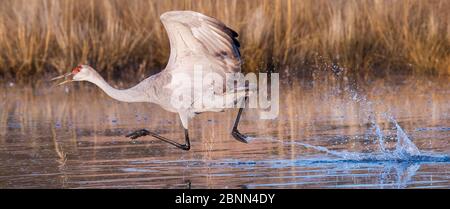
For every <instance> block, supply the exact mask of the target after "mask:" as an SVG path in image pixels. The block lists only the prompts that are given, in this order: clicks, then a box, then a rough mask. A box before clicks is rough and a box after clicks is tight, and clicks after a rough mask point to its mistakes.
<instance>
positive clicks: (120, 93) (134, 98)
mask: <svg viewBox="0 0 450 209" xmlns="http://www.w3.org/2000/svg"><path fill="white" fill-rule="evenodd" d="M97 75H98V74H97ZM89 81H90V82H91V83H94V84H95V85H97V86H98V87H99V88H100V89H102V90H103V91H104V92H105V93H106V94H108V95H109V96H110V97H112V98H113V99H116V100H119V101H122V102H150V98H149V97H148V95H147V94H146V92H145V89H142V88H137V87H138V86H139V84H138V85H136V86H134V87H132V88H129V89H123V90H120V89H115V88H114V87H112V86H111V85H109V84H108V83H107V82H106V81H105V79H103V78H102V77H101V76H100V75H98V76H95V78H94V79H90V80H89Z"/></svg>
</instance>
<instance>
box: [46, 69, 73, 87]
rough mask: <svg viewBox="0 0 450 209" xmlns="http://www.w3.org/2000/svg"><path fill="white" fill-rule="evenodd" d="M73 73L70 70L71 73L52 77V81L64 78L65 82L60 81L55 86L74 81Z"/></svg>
mask: <svg viewBox="0 0 450 209" xmlns="http://www.w3.org/2000/svg"><path fill="white" fill-rule="evenodd" d="M72 75H73V74H72V73H71V72H69V73H66V74H64V75H60V76H58V77H54V78H52V79H51V81H55V80H59V79H61V78H64V81H63V82H61V83H58V84H57V85H55V86H60V85H63V84H66V83H70V82H72V81H73V78H72V77H71V76H72Z"/></svg>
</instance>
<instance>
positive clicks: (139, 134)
mask: <svg viewBox="0 0 450 209" xmlns="http://www.w3.org/2000/svg"><path fill="white" fill-rule="evenodd" d="M147 135H150V131H148V130H147V129H140V130H137V131H135V132H132V133H129V134H127V135H126V136H125V137H128V138H130V139H131V140H134V139H137V138H139V137H142V136H147Z"/></svg>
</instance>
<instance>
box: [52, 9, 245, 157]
mask: <svg viewBox="0 0 450 209" xmlns="http://www.w3.org/2000/svg"><path fill="white" fill-rule="evenodd" d="M160 19H161V21H162V23H163V25H164V27H165V29H166V31H167V34H168V36H169V42H170V58H169V61H168V64H167V66H166V68H165V69H164V70H162V71H161V72H160V73H158V74H155V75H153V76H150V77H149V78H147V79H145V80H143V81H142V82H140V83H139V84H137V85H136V86H134V87H132V88H129V89H124V90H119V89H115V88H113V87H111V86H110V85H109V84H108V83H107V82H106V81H105V80H104V79H103V78H102V77H101V76H100V75H99V74H98V73H97V72H96V71H95V70H94V69H93V68H92V67H90V66H87V65H79V66H77V67H76V68H75V69H73V70H72V71H71V72H69V73H67V74H65V75H62V76H58V77H56V78H54V79H52V80H55V79H60V78H65V81H64V82H62V83H60V84H59V85H61V84H65V83H68V82H71V81H88V82H91V83H94V84H95V85H97V86H98V87H99V88H101V89H102V90H103V91H104V92H105V93H106V94H108V95H109V96H110V97H112V98H113V99H116V100H119V101H122V102H151V103H156V104H158V105H160V106H161V107H162V108H163V109H165V110H167V111H170V112H174V113H178V114H179V116H180V119H181V123H182V125H183V127H184V135H185V144H180V143H178V142H176V141H174V140H170V139H167V138H165V137H163V136H160V135H158V134H156V133H155V132H152V131H149V130H147V129H141V130H137V131H135V132H132V133H130V134H128V135H126V137H129V138H131V139H136V138H138V137H141V136H146V135H150V136H153V137H155V138H157V139H159V140H161V141H164V142H167V143H169V144H171V145H173V146H175V147H177V148H180V149H183V150H189V149H190V147H191V146H190V141H189V132H188V121H189V119H191V118H192V117H193V116H194V115H195V114H198V113H201V112H206V111H220V110H218V109H198V108H194V107H193V106H191V107H187V108H186V107H183V108H179V107H174V105H172V104H171V102H170V95H172V93H173V91H174V88H175V87H174V86H175V85H170V84H171V83H173V82H174V76H173V75H174V73H178V72H182V73H184V75H186V76H190V77H192V76H193V71H194V66H195V65H202V66H204V67H205V68H204V69H203V70H208V71H212V72H215V73H218V74H220V75H224V74H225V73H237V72H240V71H241V55H240V52H239V47H240V44H239V42H238V40H237V39H236V38H237V37H238V34H237V33H236V32H235V31H233V30H232V29H230V28H229V27H227V26H226V25H225V24H223V23H222V22H220V21H219V20H217V19H215V18H212V17H208V16H206V15H203V14H200V13H197V12H193V11H170V12H166V13H164V14H162V15H161V17H160ZM203 85H211V84H208V83H206V84H203ZM204 88H205V89H208V88H210V86H204ZM194 93H197V92H194ZM214 93H216V94H217V95H223V96H225V95H227V94H226V92H225V90H222V92H214ZM240 95H241V96H238V97H239V98H237V100H239V101H242V100H246V99H247V97H246V96H245V94H240ZM242 95H243V96H242ZM242 111H243V107H241V108H239V112H238V114H237V117H236V120H235V122H234V125H233V129H232V132H231V134H232V136H233V137H234V138H235V139H237V140H238V141H240V142H244V143H247V140H246V138H247V137H246V136H245V135H243V134H241V133H240V132H239V131H238V124H239V119H240V117H241V114H242Z"/></svg>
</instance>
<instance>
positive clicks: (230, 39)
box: [160, 11, 241, 73]
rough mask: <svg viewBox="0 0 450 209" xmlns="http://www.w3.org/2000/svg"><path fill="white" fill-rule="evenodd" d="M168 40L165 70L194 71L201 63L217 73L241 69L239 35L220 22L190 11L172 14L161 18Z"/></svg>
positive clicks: (166, 14)
mask: <svg viewBox="0 0 450 209" xmlns="http://www.w3.org/2000/svg"><path fill="white" fill-rule="evenodd" d="M160 18H161V21H162V23H163V24H164V27H165V29H166V31H167V33H168V36H169V41H170V50H171V54H170V58H169V62H168V64H167V67H166V70H168V71H173V70H184V71H185V70H193V68H192V64H204V65H205V66H208V67H211V68H214V71H216V72H219V73H233V72H240V70H241V54H240V51H239V47H240V44H239V41H238V40H237V39H236V38H237V37H238V34H237V33H236V32H235V31H233V30H232V29H230V28H229V27H227V26H226V25H225V24H223V23H222V22H220V21H219V20H217V19H215V18H212V17H208V16H206V15H203V14H200V13H197V12H192V11H171V12H166V13H164V14H162V15H161V17H160Z"/></svg>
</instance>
